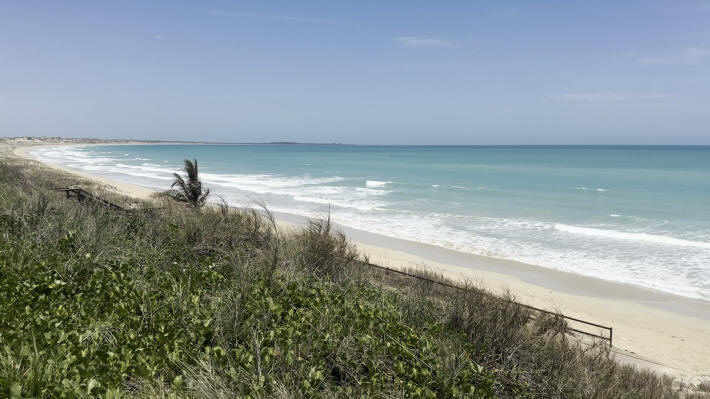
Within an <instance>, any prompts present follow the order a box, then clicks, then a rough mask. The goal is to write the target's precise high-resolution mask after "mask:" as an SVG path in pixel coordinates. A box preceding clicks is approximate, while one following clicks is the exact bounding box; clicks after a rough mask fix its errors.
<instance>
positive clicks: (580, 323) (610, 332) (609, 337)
mask: <svg viewBox="0 0 710 399" xmlns="http://www.w3.org/2000/svg"><path fill="white" fill-rule="evenodd" d="M360 263H361V264H362V265H363V266H368V267H372V268H376V269H379V270H382V271H385V272H386V273H395V274H398V275H402V276H406V277H409V278H414V279H417V280H421V281H426V282H428V283H432V284H437V285H439V286H442V287H447V288H451V289H454V290H460V291H470V289H469V288H466V287H462V286H459V285H455V284H450V283H447V282H444V281H438V280H433V279H430V278H426V277H424V276H418V275H416V274H411V273H407V272H405V271H402V270H398V269H392V268H389V267H385V266H380V265H376V264H374V263H370V262H364V261H361V262H360ZM510 302H511V303H514V304H516V305H518V306H521V307H524V308H526V309H530V310H532V311H535V312H539V313H544V314H548V315H552V316H557V317H561V318H562V319H564V320H565V321H566V322H567V323H565V324H566V325H565V329H566V330H567V331H571V332H574V333H577V334H582V335H586V336H589V337H593V338H597V339H601V340H604V341H609V346H612V343H613V338H614V329H613V328H612V327H609V326H604V325H601V324H597V323H592V322H590V321H586V320H582V319H578V318H575V317H570V316H566V315H564V314H562V313H559V312H552V311H549V310H545V309H540V308H536V307H534V306H530V305H526V304H524V303H520V302H516V301H512V300H511V301H510ZM570 324H572V325H575V326H576V327H578V328H574V327H572V326H570ZM585 327H587V328H589V327H593V328H595V329H598V330H601V332H600V333H599V334H597V333H593V332H590V331H585V330H582V329H581V328H585ZM604 332H606V334H605V333H604Z"/></svg>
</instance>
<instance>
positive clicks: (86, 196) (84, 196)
mask: <svg viewBox="0 0 710 399" xmlns="http://www.w3.org/2000/svg"><path fill="white" fill-rule="evenodd" d="M52 190H53V191H62V192H64V193H66V195H67V198H76V199H77V200H78V201H84V200H89V201H92V202H96V203H99V204H101V205H103V206H106V207H107V208H109V209H113V210H127V209H125V208H123V207H121V206H119V205H116V204H114V203H112V202H109V201H106V200H105V199H103V198H100V197H99V196H97V195H95V194H92V193H90V192H88V191H86V190H83V189H81V188H53V189H52ZM359 263H360V264H362V265H364V266H368V267H373V268H377V269H380V270H384V271H385V272H387V273H396V274H399V275H402V276H407V277H411V278H415V279H418V280H422V281H427V282H430V283H433V284H438V285H440V286H443V287H448V288H452V289H455V290H460V291H469V289H468V288H465V287H461V286H459V285H454V284H449V283H446V282H443V281H437V280H432V279H430V278H426V277H423V276H417V275H416V274H410V273H407V272H404V271H402V270H397V269H392V268H389V267H384V266H380V265H376V264H374V263H370V262H364V261H360V262H359ZM510 302H512V303H514V304H516V305H518V306H521V307H524V308H526V309H530V310H533V311H536V312H540V313H545V314H549V315H553V316H557V317H561V318H563V319H564V320H566V321H568V322H569V321H571V322H575V323H580V324H583V325H586V326H592V327H596V328H599V329H601V330H606V331H607V332H608V337H607V336H604V335H600V334H594V333H591V332H588V331H583V330H579V329H576V328H572V327H570V326H569V325H567V324H565V329H566V330H567V331H572V332H575V333H578V334H583V335H587V336H590V337H594V338H598V339H602V340H606V341H609V346H612V342H613V341H612V339H613V334H614V330H613V329H612V327H607V326H603V325H601V324H596V323H592V322H589V321H586V320H581V319H577V318H574V317H570V316H565V315H564V314H561V313H556V312H551V311H549V310H545V309H540V308H536V307H534V306H530V305H526V304H524V303H520V302H515V301H510Z"/></svg>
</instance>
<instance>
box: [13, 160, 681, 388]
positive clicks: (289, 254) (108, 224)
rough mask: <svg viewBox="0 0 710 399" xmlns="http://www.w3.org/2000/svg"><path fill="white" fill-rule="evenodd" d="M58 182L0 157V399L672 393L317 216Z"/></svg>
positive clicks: (553, 322)
mask: <svg viewBox="0 0 710 399" xmlns="http://www.w3.org/2000/svg"><path fill="white" fill-rule="evenodd" d="M186 166H187V164H186ZM196 166H197V165H196V164H195V170H194V171H195V176H197V168H196ZM74 183H77V181H75V180H73V178H71V177H68V176H66V175H62V174H57V173H55V172H52V171H48V170H44V169H41V168H38V167H35V166H29V165H28V164H26V163H23V164H0V292H2V295H0V397H17V398H19V397H105V398H120V397H201V398H219V397H245V398H246V397H251V398H264V397H279V398H310V397H321V398H334V397H381V398H397V397H412V398H433V397H442V398H443V397H447V398H448V397H451V398H457V397H459V398H463V397H484V398H486V397H496V396H497V397H523V398H525V397H538V398H550V397H579V398H582V397H584V398H586V397H595V398H615V397H625V398H674V397H679V394H678V393H677V392H675V391H674V390H673V389H672V387H671V381H670V379H668V378H665V377H659V376H656V375H654V374H651V373H648V372H641V371H637V370H635V369H633V368H631V367H627V366H620V365H618V364H617V363H616V362H614V361H613V360H611V359H609V356H608V352H607V351H606V350H605V348H604V347H602V346H599V345H593V346H592V347H586V346H585V347H583V346H581V345H579V344H576V343H575V342H574V341H572V340H570V339H569V337H567V336H566V335H565V334H564V333H563V329H562V328H561V324H560V320H559V319H558V318H555V317H537V318H536V320H535V321H534V322H532V323H531V322H529V316H530V313H529V311H528V310H526V309H523V308H520V307H518V306H516V305H515V304H512V303H510V302H509V301H506V300H505V298H499V297H496V296H494V295H491V294H489V293H487V292H485V291H484V290H481V289H477V288H475V287H471V288H472V290H470V291H467V292H462V291H458V290H451V291H446V290H444V289H443V288H442V287H438V286H435V285H432V284H431V283H427V282H422V281H411V280H406V279H404V278H403V277H401V276H394V275H387V274H383V272H381V271H374V270H371V269H368V268H365V267H364V266H363V265H362V264H361V263H359V262H358V261H357V258H358V256H357V254H356V253H355V251H354V250H353V249H352V248H351V246H350V245H349V244H348V242H347V240H346V239H345V237H344V236H343V235H342V234H338V233H335V232H333V231H332V230H331V228H330V223H329V221H321V222H314V223H312V224H311V225H310V226H308V227H307V228H304V229H302V230H300V231H295V232H290V233H288V234H285V233H284V232H282V231H280V230H279V229H278V228H277V224H276V223H274V222H273V219H271V218H270V217H269V215H268V214H267V215H264V214H262V213H259V212H256V211H249V210H235V209H229V208H227V207H226V206H222V207H219V208H206V209H205V210H203V212H184V209H185V208H184V206H185V205H181V204H176V203H173V202H172V201H166V202H165V203H164V204H162V205H161V207H163V208H162V209H161V210H160V211H151V210H149V209H142V210H141V209H139V210H134V211H128V212H122V211H111V210H108V209H106V208H102V207H100V206H98V205H91V204H81V203H78V202H75V201H72V200H69V199H66V198H63V197H62V196H61V195H60V194H57V193H55V192H51V191H48V190H46V189H47V188H49V187H50V186H56V185H71V184H74ZM83 183H84V184H86V182H83ZM93 189H94V190H96V187H94V188H93ZM101 195H103V196H107V197H108V198H109V199H110V200H112V201H115V202H120V201H121V198H120V197H118V196H115V195H113V196H112V194H110V193H102V194H101ZM123 200H124V201H125V198H124V199H123ZM430 277H435V278H438V277H437V276H433V275H430Z"/></svg>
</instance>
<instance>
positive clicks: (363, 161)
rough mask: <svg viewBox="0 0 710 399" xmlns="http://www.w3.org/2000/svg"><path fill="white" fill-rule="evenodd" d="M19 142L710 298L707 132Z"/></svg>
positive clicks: (154, 177)
mask: <svg viewBox="0 0 710 399" xmlns="http://www.w3.org/2000/svg"><path fill="white" fill-rule="evenodd" d="M29 154H30V155H31V156H33V157H34V158H37V159H39V160H43V161H47V162H50V163H55V164H59V165H62V166H64V167H67V168H70V169H76V170H81V171H84V172H87V173H91V174H95V175H100V176H105V177H108V178H112V179H115V180H119V181H123V182H128V183H134V184H137V185H140V186H145V187H150V188H153V189H156V190H164V189H168V188H169V186H170V183H171V180H172V173H173V172H180V170H181V169H182V161H183V160H184V159H185V158H190V159H193V158H195V159H197V160H198V162H199V169H200V173H201V176H202V179H203V182H204V184H205V185H206V186H207V187H209V188H210V189H211V190H212V193H213V195H212V196H211V198H212V200H218V199H219V197H221V198H223V199H224V200H226V201H227V202H228V203H229V204H230V205H234V206H247V207H256V206H259V204H260V203H262V202H263V203H264V204H266V205H267V206H268V207H269V208H270V209H272V210H274V211H278V212H287V213H292V214H297V215H303V216H310V217H324V216H326V215H327V214H328V212H330V215H331V217H332V218H333V220H334V221H336V222H338V223H340V224H342V225H346V226H349V227H353V228H356V229H361V230H366V231H369V232H374V233H379V234H383V235H387V236H392V237H397V238H401V239H406V240H412V241H417V242H422V243H427V244H434V245H438V246H441V247H445V248H449V249H454V250H458V251H462V252H468V253H474V254H480V255H486V256H492V257H497V258H504V259H511V260H516V261H521V262H525V263H529V264H534V265H539V266H543V267H548V268H552V269H557V270H562V271H568V272H573V273H578V274H582V275H587V276H592V277H597V278H601V279H607V280H613V281H618V282H624V283H630V284H635V285H639V286H643V287H647V288H651V289H656V290H661V291H664V292H668V293H672V294H677V295H681V296H686V297H691V298H700V299H705V300H710V147H709V146H683V147H679V146H354V145H300V144H299V145H291V144H284V145H275V144H266V145H222V144H219V145H217V144H215V145H115V146H100V145H84V146H66V147H40V148H36V149H32V150H30V151H29Z"/></svg>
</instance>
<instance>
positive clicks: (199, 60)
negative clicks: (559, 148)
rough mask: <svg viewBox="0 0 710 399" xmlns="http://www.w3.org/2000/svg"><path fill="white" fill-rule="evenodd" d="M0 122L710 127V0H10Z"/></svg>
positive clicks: (694, 140)
mask: <svg viewBox="0 0 710 399" xmlns="http://www.w3.org/2000/svg"><path fill="white" fill-rule="evenodd" d="M0 136H9V137H11V136H62V137H99V138H124V139H156V140H205V141H230V142H268V141H300V142H341V143H354V144H710V0H697V1H694V0H688V1H685V0H672V1H650V0H647V1H627V0H624V1H618V0H616V1H603V0H598V1H569V0H564V1H562V0H561V1H544V0H539V1H487V2H483V1H413V0H411V1H410V0H408V1H381V0H378V1H368V0H363V1H337V0H321V1H293V0H289V1H265V0H262V1H253V2H251V1H199V2H198V1H184V2H179V1H175V2H169V1H135V2H131V1H113V2H109V1H93V0H92V1H61V2H60V1H43V2H42V1H32V0H25V1H9V0H8V1H2V2H0Z"/></svg>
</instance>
